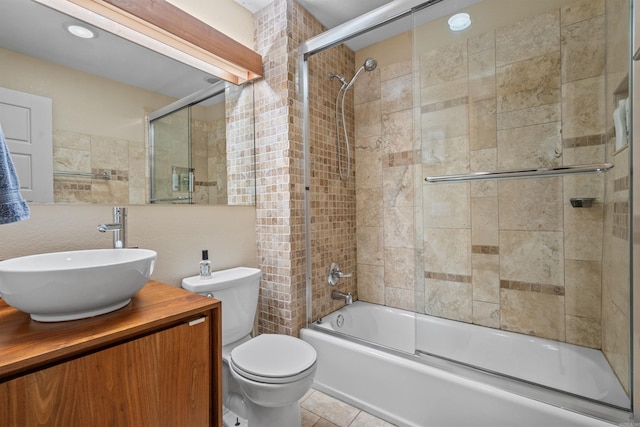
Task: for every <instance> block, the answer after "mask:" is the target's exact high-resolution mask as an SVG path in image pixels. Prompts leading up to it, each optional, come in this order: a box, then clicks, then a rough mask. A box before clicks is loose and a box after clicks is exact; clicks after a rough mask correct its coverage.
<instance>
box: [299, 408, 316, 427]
mask: <svg viewBox="0 0 640 427" xmlns="http://www.w3.org/2000/svg"><path fill="white" fill-rule="evenodd" d="M300 415H302V427H314V426H315V425H316V423H317V422H318V421H319V420H320V417H319V416H318V415H316V414H314V413H313V412H309V411H307V410H306V409H304V408H300Z"/></svg>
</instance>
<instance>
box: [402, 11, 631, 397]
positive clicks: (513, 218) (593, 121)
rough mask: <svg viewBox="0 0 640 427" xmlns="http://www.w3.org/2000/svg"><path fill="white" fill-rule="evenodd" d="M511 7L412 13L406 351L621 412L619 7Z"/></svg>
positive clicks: (622, 18)
mask: <svg viewBox="0 0 640 427" xmlns="http://www.w3.org/2000/svg"><path fill="white" fill-rule="evenodd" d="M514 3H516V2H514ZM526 3H527V7H524V6H525V2H518V4H519V6H518V7H513V8H506V9H505V8H500V6H499V5H500V4H501V3H500V2H496V1H489V0H485V1H482V2H479V3H477V4H474V5H473V6H470V7H468V8H465V9H464V10H462V11H461V12H467V13H468V14H469V15H470V16H471V22H472V23H471V27H469V28H468V29H466V30H464V31H454V30H453V29H450V28H449V26H448V25H447V20H448V18H449V17H450V16H451V15H448V16H445V17H442V18H440V19H436V20H434V21H431V22H426V21H428V20H427V19H424V18H423V17H422V16H421V15H423V14H428V13H429V8H426V9H424V10H422V11H417V12H415V14H414V22H415V27H414V34H413V41H414V57H413V58H414V72H415V75H414V86H415V87H414V91H415V93H416V99H417V100H418V104H417V105H416V132H417V135H416V138H415V139H416V141H419V142H420V147H418V150H419V153H420V156H421V166H422V173H423V176H422V180H421V184H420V188H419V190H418V191H417V198H418V199H419V202H418V203H417V204H418V205H419V206H418V208H417V209H416V215H417V218H416V225H417V234H419V237H420V238H418V239H417V241H416V245H417V247H418V248H419V250H421V251H422V253H423V260H422V263H421V267H423V268H424V271H423V277H424V279H422V280H424V287H423V288H421V289H419V290H418V289H417V292H416V300H417V302H416V306H417V311H418V312H422V313H424V314H426V315H428V317H425V318H424V320H423V321H418V323H417V340H416V341H417V351H418V352H420V353H423V354H428V355H433V356H437V357H440V358H446V359H451V360H456V361H459V362H462V363H463V364H465V365H472V366H475V367H479V368H481V369H483V370H488V371H492V372H499V373H501V374H504V375H506V376H509V377H514V378H519V379H522V380H525V381H527V382H530V383H536V384H541V385H543V386H545V387H548V388H552V389H556V390H562V391H567V392H569V393H571V394H574V395H580V396H583V397H587V398H588V399H592V400H599V401H600V402H602V403H605V404H608V405H612V406H616V407H619V408H624V409H629V408H630V399H629V395H630V381H629V378H630V352H629V345H630V344H629V337H630V331H629V329H630V316H629V313H630V312H631V311H630V300H629V292H630V289H629V287H630V280H629V271H630V252H629V229H628V224H629V218H630V214H629V202H628V200H629V184H628V183H629V161H630V160H629V150H628V147H627V142H626V139H625V135H623V134H625V133H626V131H625V130H623V129H622V127H620V130H619V129H617V128H616V130H615V132H614V131H613V128H614V123H613V119H612V118H613V117H614V116H615V114H614V111H615V110H617V109H618V108H619V105H621V102H624V101H626V99H627V98H628V97H629V93H628V88H629V59H630V47H629V39H630V37H629V34H630V28H629V22H630V19H629V13H630V8H629V2H628V1H612V2H604V1H602V2H595V1H594V2H590V1H587V2H580V1H577V2H576V1H573V0H572V1H560V0H559V1H557V2H554V3H553V4H542V2H526ZM587 6H589V7H587ZM596 6H598V7H596ZM577 11H580V13H578V12H577ZM488 16H491V17H492V18H491V19H486V17H488ZM534 41H535V42H534ZM575 165H587V166H592V167H593V168H592V169H598V166H601V165H606V166H604V168H603V169H606V170H607V172H604V173H600V174H571V175H565V174H564V173H563V174H558V175H555V176H547V177H539V175H538V176H536V177H530V178H527V179H468V180H466V179H465V180H450V178H451V176H452V175H465V174H473V173H476V172H495V171H516V170H525V171H532V170H538V169H544V170H545V171H548V170H550V169H554V168H559V169H561V170H562V169H565V168H571V167H572V166H575ZM527 173H528V172H527ZM545 173H546V172H545ZM511 176H513V175H511ZM519 176H522V175H519ZM435 181H440V182H435ZM446 181H449V182H446ZM448 321H453V322H448ZM447 322H448V323H447ZM443 325H444V326H443ZM438 334H442V336H443V337H444V336H446V340H445V338H443V339H442V340H440V339H439V338H440V336H439V335H438ZM454 334H457V335H458V336H459V337H460V339H459V340H458V341H456V342H453V341H451V338H452V337H453V336H454ZM434 337H437V338H438V339H435V338H434ZM491 340H495V341H496V342H498V341H499V342H502V343H505V344H506V346H504V347H502V350H500V348H501V347H500V346H498V345H494V344H491V342H493V341H491ZM516 340H521V341H516ZM445 341H446V342H445ZM516 342H522V343H523V344H522V346H517V345H516V344H515V343H516ZM434 343H435V344H436V345H435V347H437V348H435V347H434ZM437 344H441V345H440V346H439V347H438V346H437ZM538 348H544V351H546V352H544V353H542V352H541V353H535V354H537V356H533V357H532V355H533V354H534V352H537V351H538V350H537V349H538ZM443 349H445V350H447V351H448V352H447V351H444V350H443ZM465 349H468V351H467V350H465ZM467 356H468V357H467ZM545 358H546V359H547V361H548V362H549V365H544V363H545V362H546V361H545V360H543V359H545ZM485 363H486V364H485ZM551 372H556V373H557V375H556V374H551ZM564 373H568V374H567V376H566V377H562V376H561V374H564Z"/></svg>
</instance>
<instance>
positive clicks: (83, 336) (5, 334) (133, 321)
mask: <svg viewBox="0 0 640 427" xmlns="http://www.w3.org/2000/svg"><path fill="white" fill-rule="evenodd" d="M209 310H212V311H213V313H214V316H213V319H212V321H213V322H214V325H215V324H217V326H215V327H216V328H217V329H218V336H221V332H220V320H219V319H220V316H221V312H222V311H221V305H220V301H218V300H215V299H211V298H206V297H203V296H202V295H198V294H195V293H192V292H189V291H186V290H184V289H181V288H176V287H173V286H169V285H165V284H163V283H160V282H156V281H153V280H152V281H149V282H148V283H147V284H146V285H145V286H144V287H143V288H142V289H141V290H140V291H138V293H136V294H135V295H134V296H133V298H132V299H131V302H130V303H129V304H128V305H126V306H125V307H123V308H121V309H119V310H116V311H113V312H111V313H107V314H103V315H100V316H95V317H91V318H87V319H80V320H71V321H66V322H51V323H46V322H36V321H34V320H32V319H31V317H30V316H29V314H27V313H24V312H21V311H18V310H16V309H15V308H13V307H11V306H9V305H7V304H6V303H5V302H4V301H3V300H1V299H0V382H4V381H6V380H9V379H12V378H15V377H17V376H19V375H23V374H25V373H29V372H33V371H35V370H38V369H40V368H43V367H46V366H49V365H52V364H55V363H58V362H61V361H64V360H67V359H71V358H73V357H75V356H77V355H79V354H83V353H88V352H91V351H93V350H98V349H101V348H105V347H108V346H109V345H115V344H117V343H121V342H123V341H127V340H128V339H133V338H136V337H139V336H143V335H147V334H151V333H154V332H157V331H159V330H162V329H166V328H168V327H171V326H174V325H177V324H180V323H184V322H185V320H190V319H189V317H190V316H193V319H197V318H198V317H201V316H202V313H203V312H206V311H209Z"/></svg>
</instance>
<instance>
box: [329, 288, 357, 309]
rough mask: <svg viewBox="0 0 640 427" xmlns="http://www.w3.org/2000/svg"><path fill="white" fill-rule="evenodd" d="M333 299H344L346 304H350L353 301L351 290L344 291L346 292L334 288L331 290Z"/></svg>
mask: <svg viewBox="0 0 640 427" xmlns="http://www.w3.org/2000/svg"><path fill="white" fill-rule="evenodd" d="M331 299H335V300H338V301H344V302H345V304H347V305H349V304H352V303H353V297H352V296H351V292H349V293H346V294H345V293H344V292H340V291H338V290H336V289H334V290H333V291H332V292H331Z"/></svg>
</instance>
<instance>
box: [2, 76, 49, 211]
mask: <svg viewBox="0 0 640 427" xmlns="http://www.w3.org/2000/svg"><path fill="white" fill-rule="evenodd" d="M51 105H52V104H51V99H49V98H44V97H42V96H37V95H32V94H30V93H24V92H18V91H16V90H11V89H5V88H1V87H0V126H2V131H3V132H4V136H5V139H6V141H7V146H8V147H9V152H10V153H11V159H12V160H13V164H14V166H15V168H16V173H17V174H18V179H19V180H20V193H22V197H23V198H24V199H25V200H26V201H28V202H38V203H51V202H53V131H52V127H53V124H52V117H51V109H52V107H51Z"/></svg>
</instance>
